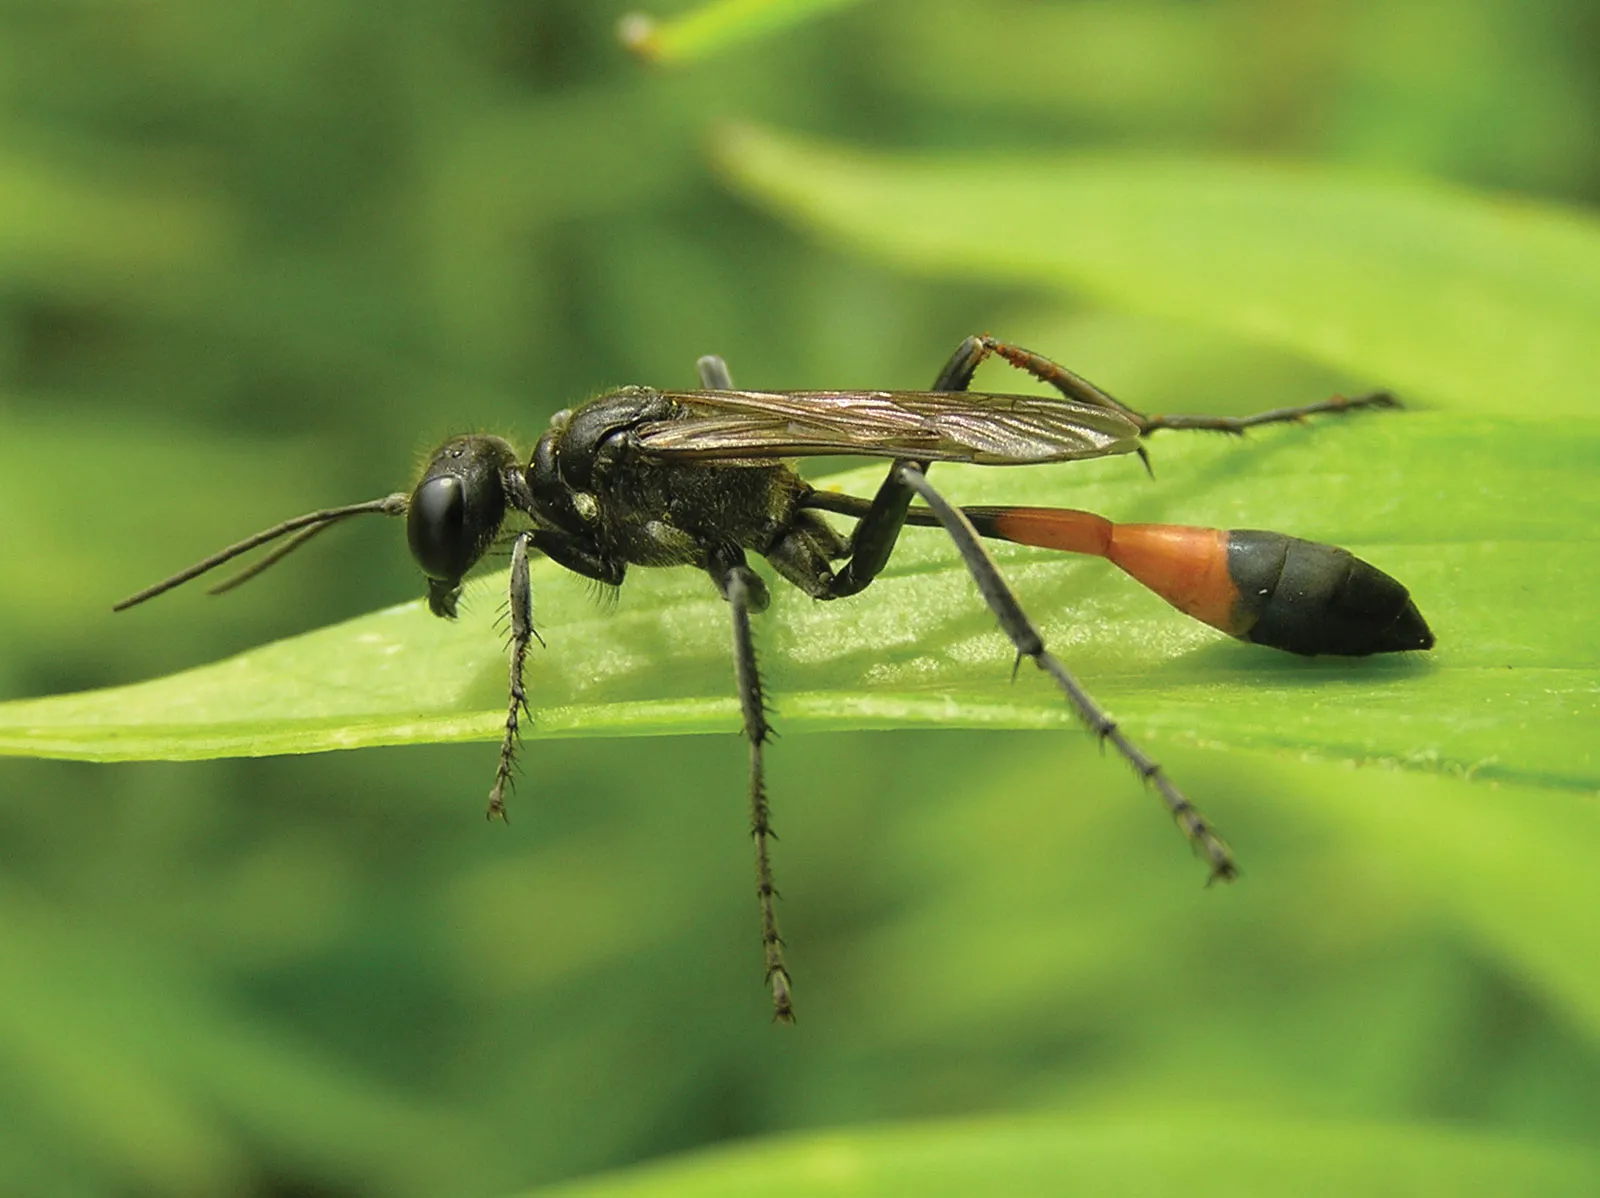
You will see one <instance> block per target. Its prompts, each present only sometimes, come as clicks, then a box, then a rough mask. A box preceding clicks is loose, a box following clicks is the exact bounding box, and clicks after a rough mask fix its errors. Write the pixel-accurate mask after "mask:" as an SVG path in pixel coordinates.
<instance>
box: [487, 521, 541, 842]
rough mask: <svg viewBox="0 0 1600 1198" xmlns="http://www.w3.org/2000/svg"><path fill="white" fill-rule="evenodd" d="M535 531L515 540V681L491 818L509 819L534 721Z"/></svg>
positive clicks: (492, 790)
mask: <svg viewBox="0 0 1600 1198" xmlns="http://www.w3.org/2000/svg"><path fill="white" fill-rule="evenodd" d="M532 539H533V534H532V533H531V532H524V533H519V534H518V535H517V538H516V540H514V541H512V542H511V585H510V588H509V590H508V596H509V599H510V614H511V684H510V695H509V699H508V701H507V705H506V731H505V736H504V737H503V738H502V739H501V741H500V764H499V765H498V766H496V767H495V771H494V786H493V787H491V788H490V790H489V810H488V811H487V812H485V813H484V815H485V818H487V819H500V820H504V821H506V822H509V820H507V818H506V802H505V794H506V789H507V787H514V786H515V785H516V781H515V778H514V777H513V770H514V769H515V768H516V757H517V745H518V743H519V742H520V741H521V739H522V726H521V718H522V716H524V715H526V716H527V717H528V718H529V719H530V720H531V719H532V718H533V713H532V712H531V711H529V710H528V692H527V690H526V689H524V687H523V684H522V666H523V663H524V662H525V661H526V660H527V657H528V645H529V643H530V642H531V641H532V640H533V639H534V638H535V637H537V636H538V635H539V634H538V633H536V632H535V631H534V630H533V584H532V582H531V581H530V580H529V578H528V542H529V541H530V540H532Z"/></svg>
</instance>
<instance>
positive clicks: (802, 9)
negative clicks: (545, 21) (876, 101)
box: [619, 0, 858, 63]
mask: <svg viewBox="0 0 1600 1198" xmlns="http://www.w3.org/2000/svg"><path fill="white" fill-rule="evenodd" d="M855 3H858V0H711V2H710V3H707V4H702V5H700V6H699V7H697V8H692V9H690V10H689V11H688V12H685V13H681V14H679V15H678V16H676V17H672V18H670V19H668V20H664V21H657V20H655V19H653V18H651V17H649V16H646V15H645V14H643V13H631V14H629V15H628V16H626V17H624V18H623V19H622V24H621V26H620V28H619V34H620V36H621V38H622V42H623V44H624V45H625V46H627V47H628V49H630V50H632V51H633V52H634V53H635V54H637V55H639V56H640V57H641V58H646V59H649V60H650V61H651V62H665V63H680V62H689V61H692V60H694V59H697V58H705V57H707V56H708V55H712V54H716V53H719V52H720V51H722V50H725V49H727V48H728V47H730V46H735V45H738V44H739V43H740V42H743V41H748V40H749V39H751V38H757V37H767V36H770V35H771V34H773V33H776V32H777V31H778V30H780V29H784V28H787V27H788V26H790V25H794V24H797V23H799V22H801V21H804V20H807V19H809V18H810V17H813V16H816V15H818V14H819V13H823V12H827V11H828V10H829V9H834V8H843V7H845V6H846V5H849V4H855Z"/></svg>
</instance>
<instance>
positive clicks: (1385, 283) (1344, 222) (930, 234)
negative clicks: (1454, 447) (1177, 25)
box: [717, 128, 1600, 415]
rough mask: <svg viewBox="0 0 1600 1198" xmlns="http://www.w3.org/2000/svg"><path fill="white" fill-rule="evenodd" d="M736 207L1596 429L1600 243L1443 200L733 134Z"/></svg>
mask: <svg viewBox="0 0 1600 1198" xmlns="http://www.w3.org/2000/svg"><path fill="white" fill-rule="evenodd" d="M717 158H718V162H719V163H720V165H721V167H722V169H723V171H724V173H725V174H726V175H727V177H728V178H729V180H730V181H731V182H732V183H733V185H734V186H735V187H737V188H738V189H740V190H742V191H743V192H744V193H745V194H747V195H749V196H751V197H752V198H753V199H755V200H756V201H758V202H759V203H761V204H762V205H764V206H766V207H768V208H770V209H772V210H773V211H775V212H778V213H781V214H784V215H786V216H788V217H790V218H792V219H793V220H795V221H796V222H797V223H799V224H801V225H803V226H805V227H807V228H811V229H815V230H817V231H820V232H823V233H825V234H828V235H830V236H833V237H836V238H841V239H843V240H845V241H847V242H848V243H849V244H850V245H852V246H853V247H856V248H858V249H860V250H862V251H864V252H866V253H869V254H872V255H874V256H877V257H879V258H882V259H885V260H887V261H890V262H893V263H895V264H897V265H899V266H902V267H905V268H909V269H912V270H916V271H921V272H925V273H929V274H936V275H945V276H961V277H966V278H972V279H980V280H986V281H993V282H1002V283H1009V284H1017V283H1022V284H1027V285H1029V286H1043V287H1047V288H1053V289H1057V290H1063V289H1065V290H1072V291H1075V292H1079V293H1086V294H1088V295H1091V296H1093V297H1095V298H1097V299H1099V300H1102V301H1104V302H1105V303H1107V304H1110V305H1114V306H1118V307H1123V308H1127V309H1129V310H1132V311H1136V312H1141V313H1146V314H1152V315H1157V316H1164V317H1168V318H1175V319H1180V320H1186V321H1192V322H1196V323H1200V324H1207V325H1211V326H1214V327H1216V328H1218V329H1222V330H1225V331H1228V332H1231V333H1234V334H1237V335H1239V336H1242V337H1247V338H1251V339H1254V340H1257V341H1261V342H1264V343H1268V344H1273V345H1277V346H1280V347H1282V348H1285V349H1290V350H1294V351H1296V352H1298V353H1301V354H1304V355H1305V356H1307V357H1309V358H1312V359H1315V360H1317V361H1320V362H1323V363H1326V364H1329V365H1333V366H1337V367H1340V368H1342V369H1344V370H1347V371H1349V372H1350V373H1351V374H1353V375H1355V376H1357V377H1360V378H1365V379H1370V380H1373V381H1375V382H1381V383H1382V384H1383V385H1385V386H1391V387H1394V388H1395V389H1397V390H1399V391H1401V392H1402V393H1403V394H1405V395H1407V396H1410V397H1414V398H1418V399H1426V400H1429V401H1437V402H1440V403H1444V404H1448V405H1451V406H1454V407H1460V408H1471V409H1476V410H1479V411H1486V412H1501V413H1507V414H1511V413H1526V412H1528V411H1530V410H1538V411H1543V412H1546V413H1549V414H1551V415H1557V414H1574V413H1584V412H1589V413H1592V412H1594V411H1595V410H1596V402H1595V398H1594V396H1595V388H1594V380H1595V379H1596V378H1600V337H1597V336H1595V325H1596V318H1597V316H1600V225H1597V224H1596V222H1595V220H1594V219H1593V218H1592V217H1590V216H1585V215H1582V214H1579V213H1577V212H1573V211H1568V210H1563V209H1560V208H1557V207H1555V206H1553V205H1540V204H1534V203H1530V202H1524V201H1514V200H1511V199H1506V198H1494V197H1487V196H1479V195H1473V194H1471V193H1469V192H1465V191H1462V190H1458V189H1452V188H1448V187H1445V186H1443V185H1440V184H1434V183H1421V182H1402V181H1399V180H1392V179H1391V180H1381V179H1375V178H1369V177H1363V176H1356V175H1352V174H1350V173H1348V172H1342V171H1338V170H1332V169H1328V168H1325V167H1309V166H1307V167H1291V166H1283V165H1270V164H1266V163H1243V162H1228V161H1210V160H1197V159H1183V158H1151V157H1109V156H1103V155H1102V156H1093V157H1090V156H1078V157H1068V156H1052V157H1041V156H1039V155H1030V156H1028V157H1027V158H1018V157H1014V156H1013V157H1007V156H1002V155H986V156H982V157H978V156H972V155H962V156H955V155H946V156H942V157H936V158H935V157H924V158H915V159H913V158H905V157H894V156H889V155H868V154H863V153H854V152H850V151H847V150H843V149H838V148H835V147H830V146H823V145H820V144H815V143H809V142H804V141H801V140H798V139H793V138H787V137H781V136H779V135H776V134H773V133H769V132H766V131H762V130H755V129H749V128H742V129H737V130H734V131H732V132H730V133H728V134H727V135H726V136H724V137H723V138H722V140H721V141H720V143H719V146H718V153H717Z"/></svg>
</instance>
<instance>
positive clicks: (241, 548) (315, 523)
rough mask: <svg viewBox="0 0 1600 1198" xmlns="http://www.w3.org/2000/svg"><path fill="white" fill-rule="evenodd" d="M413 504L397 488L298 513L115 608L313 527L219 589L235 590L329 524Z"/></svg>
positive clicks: (397, 512) (140, 600) (388, 512)
mask: <svg viewBox="0 0 1600 1198" xmlns="http://www.w3.org/2000/svg"><path fill="white" fill-rule="evenodd" d="M409 503H410V498H409V497H408V496H407V495H406V494H405V492H403V491H396V492H395V493H394V494H393V495H385V496H384V497H383V498H382V499H369V500H368V501H367V502H365V503H352V504H349V505H347V506H345V507H331V508H323V509H322V510H321V511H317V512H307V513H306V514H305V515H304V516H296V517H295V518H294V519H293V520H285V521H284V522H283V523H282V524H274V525H273V526H272V527H271V528H266V529H262V530H261V531H260V532H258V533H256V534H255V536H253V537H246V538H245V539H244V540H242V541H239V542H238V543H236V544H233V545H229V546H228V547H227V548H226V549H222V550H219V551H217V552H216V553H213V554H212V555H211V556H210V557H207V558H204V559H202V560H200V561H198V562H196V563H195V564H194V565H192V566H190V567H188V568H187V569H185V570H179V571H178V572H177V573H176V574H173V575H172V576H170V577H168V578H163V579H162V580H161V581H160V582H158V583H155V584H154V585H152V586H147V587H145V589H144V590H142V591H138V592H136V593H135V594H132V595H129V596H128V597H127V598H126V599H124V600H122V601H121V602H119V603H116V604H113V605H112V608H111V610H112V611H126V610H127V609H128V608H130V607H135V606H137V605H138V604H140V603H143V602H144V601H145V600H146V599H154V598H155V597H156V596H157V595H164V594H166V593H167V592H168V591H170V590H172V588H173V587H178V586H182V585H183V584H184V583H186V582H188V581H189V580H190V579H191V578H198V577H200V575H202V574H205V573H207V572H208V571H211V570H215V569H216V568H217V567H218V566H220V565H223V564H224V563H226V562H231V561H232V560H233V559H234V558H236V557H238V556H239V555H240V554H242V553H249V552H250V550H252V549H255V548H257V547H259V546H261V545H265V544H267V543H269V542H271V541H276V540H277V539H278V538H279V537H282V536H287V535H288V534H289V533H292V532H300V531H301V530H302V529H308V530H310V531H308V532H306V533H303V534H302V535H301V536H298V537H295V538H294V540H292V541H290V542H289V543H288V544H287V545H284V546H282V547H280V548H279V549H278V550H276V551H274V552H273V553H271V554H269V555H268V556H267V558H266V559H265V560H264V561H262V562H260V563H258V564H257V565H256V566H253V567H252V568H250V569H249V570H246V571H244V572H243V573H242V574H240V575H238V576H237V577H235V578H231V579H229V580H228V581H227V582H225V583H223V584H222V586H221V587H219V588H218V589H219V590H231V589H232V588H233V587H236V586H238V585H239V584H240V583H242V582H248V581H249V580H250V579H251V578H254V577H255V576H256V575H257V574H259V573H261V571H262V570H265V569H266V568H267V567H268V566H270V565H272V564H273V563H275V562H277V561H280V560H281V559H282V558H283V557H284V556H285V555H286V554H288V553H291V552H293V551H294V550H295V549H298V548H299V547H300V546H301V545H303V544H305V543H306V541H307V540H309V539H310V537H311V534H312V533H315V532H320V531H322V529H323V528H325V527H326V526H328V525H329V524H333V523H335V522H337V521H339V520H343V519H345V518H346V517H347V516H364V515H368V514H370V513H377V514H379V515H384V516H400V515H404V514H405V510H406V507H407V505H408V504H409Z"/></svg>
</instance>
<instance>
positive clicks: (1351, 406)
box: [976, 335, 1400, 465]
mask: <svg viewBox="0 0 1600 1198" xmlns="http://www.w3.org/2000/svg"><path fill="white" fill-rule="evenodd" d="M976 340H977V341H978V343H979V345H980V347H981V350H982V355H983V356H987V355H988V354H994V355H995V356H997V357H1000V358H1004V359H1005V360H1006V361H1007V362H1009V363H1010V364H1011V365H1013V366H1015V367H1016V368H1017V369H1018V370H1023V371H1026V372H1027V373H1028V374H1031V375H1033V377H1034V378H1036V379H1038V380H1039V381H1040V382H1042V383H1048V384H1049V385H1050V386H1052V387H1054V388H1055V389H1056V390H1057V391H1059V392H1061V394H1063V395H1065V396H1066V397H1067V398H1068V399H1075V400H1077V401H1078V402H1080V403H1088V404H1094V405H1095V406H1096V407H1102V408H1112V409H1114V410H1116V411H1118V412H1121V413H1122V414H1123V415H1124V416H1126V417H1127V418H1128V419H1129V420H1131V421H1133V422H1134V423H1135V424H1137V425H1138V426H1139V431H1140V433H1141V434H1143V435H1144V436H1149V435H1150V434H1151V433H1153V432H1156V431H1157V430H1159V429H1164V428H1171V429H1179V428H1183V429H1208V430H1210V431H1212V432H1221V433H1232V434H1234V435H1236V436H1238V435H1242V434H1243V433H1244V431H1245V430H1246V429H1251V428H1256V427H1258V426H1260V425H1263V424H1292V423H1297V422H1299V421H1302V420H1304V419H1306V418H1307V417H1308V416H1317V415H1321V414H1323V413H1330V412H1331V413H1341V412H1350V411H1355V410H1356V409H1359V408H1398V407H1399V406H1400V401H1399V400H1398V399H1396V398H1395V397H1394V396H1393V395H1391V394H1390V393H1389V392H1387V391H1373V392H1369V393H1368V394H1366V395H1354V396H1350V397H1348V398H1347V397H1345V396H1343V395H1335V396H1334V397H1333V398H1331V399H1321V400H1318V401H1317V402H1316V403H1308V404H1300V405H1298V406H1296V407H1292V408H1273V409H1271V410H1270V411H1266V412H1256V413H1254V414H1253V415H1249V416H1199V415H1187V414H1183V413H1179V414H1176V415H1169V416H1146V415H1145V414H1144V413H1143V412H1139V411H1136V410H1134V409H1133V408H1130V407H1128V405H1127V404H1125V403H1123V402H1121V401H1120V400H1117V399H1114V398H1113V397H1112V396H1110V395H1109V394H1107V393H1106V392H1104V391H1102V390H1101V389H1100V388H1099V387H1096V386H1095V385H1094V384H1093V383H1091V382H1090V381H1089V380H1088V379H1086V378H1084V377H1082V376H1081V375H1078V374H1074V373H1073V372H1072V371H1070V370H1068V369H1067V368H1066V367H1065V366H1062V365H1061V364H1060V363H1059V362H1052V361H1051V360H1050V359H1049V358H1047V357H1045V356H1044V355H1043V354H1037V353H1034V352H1033V351H1032V350H1031V349H1024V348H1023V347H1022V346H1020V345H1012V344H1010V343H1008V342H1005V341H998V340H996V339H995V338H993V337H989V336H987V335H986V336H983V337H979V338H977V339H976ZM978 360H979V361H982V356H980V358H979V359H978ZM1146 465H1148V462H1147V463H1146Z"/></svg>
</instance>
